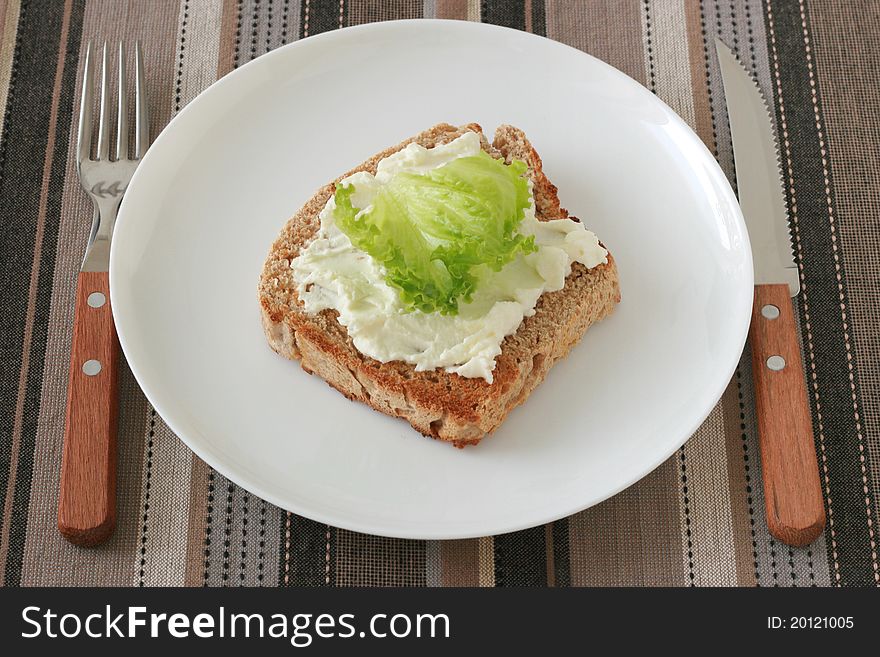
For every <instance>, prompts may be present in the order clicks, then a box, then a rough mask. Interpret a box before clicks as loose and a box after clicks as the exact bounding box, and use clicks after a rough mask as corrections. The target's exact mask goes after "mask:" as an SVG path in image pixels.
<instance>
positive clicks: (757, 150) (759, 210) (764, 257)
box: [715, 39, 800, 296]
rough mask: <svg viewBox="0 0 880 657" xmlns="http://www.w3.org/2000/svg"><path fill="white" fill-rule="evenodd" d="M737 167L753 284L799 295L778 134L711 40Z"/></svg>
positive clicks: (724, 51)
mask: <svg viewBox="0 0 880 657" xmlns="http://www.w3.org/2000/svg"><path fill="white" fill-rule="evenodd" d="M715 48H716V50H717V51H718V61H719V64H720V65H721V78H722V80H723V82H724V96H725V99H726V101H727V114H728V116H729V117H730V133H731V138H732V141H733V157H734V161H735V162H736V186H737V189H738V192H739V204H740V207H741V208H742V212H743V216H744V217H745V220H746V227H747V228H748V231H749V240H750V241H751V243H752V258H753V260H754V267H755V283H756V284H759V283H787V284H788V287H789V292H790V294H791V296H796V295H797V293H798V292H799V291H800V284H799V280H798V271H797V267H796V265H795V263H794V259H793V257H792V250H791V235H790V232H789V223H788V208H787V205H786V201H785V187H784V183H783V180H784V178H783V176H782V170H781V167H780V159H779V148H778V144H777V142H776V131H775V130H774V128H773V121H772V120H771V118H770V110H769V107H768V106H767V103H766V101H765V100H764V96H763V94H762V93H761V89H760V88H759V87H758V85H757V83H756V82H755V80H754V79H753V78H752V76H751V74H750V73H749V72H748V71H747V70H746V69H745V68H744V67H743V65H742V64H741V63H740V61H739V60H738V59H737V57H736V55H734V54H733V53H732V52H731V51H730V49H729V48H728V47H727V46H725V45H724V44H723V43H722V42H721V41H720V40H718V39H716V40H715Z"/></svg>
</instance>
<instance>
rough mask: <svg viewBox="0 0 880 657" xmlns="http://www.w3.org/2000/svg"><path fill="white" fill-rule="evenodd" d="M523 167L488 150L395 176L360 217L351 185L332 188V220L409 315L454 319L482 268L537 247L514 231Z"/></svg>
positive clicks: (522, 201) (525, 201)
mask: <svg viewBox="0 0 880 657" xmlns="http://www.w3.org/2000/svg"><path fill="white" fill-rule="evenodd" d="M525 172H526V165H525V163H524V162H520V161H518V160H515V161H513V162H512V163H511V164H509V165H506V164H504V163H503V162H502V161H500V160H495V159H494V158H492V157H491V156H490V155H488V154H487V153H485V152H482V151H481V152H480V153H479V155H475V156H472V157H460V158H457V159H455V160H452V161H451V162H448V163H447V164H444V165H443V166H441V167H438V168H437V169H434V170H432V171H429V172H427V173H424V174H417V173H409V172H402V173H398V174H397V175H395V176H394V177H393V178H392V179H391V180H390V181H389V182H388V184H387V185H385V186H384V187H383V188H382V190H381V191H380V192H379V193H378V194H377V195H376V197H375V199H374V200H373V204H372V207H371V208H370V209H369V210H368V211H366V212H361V211H360V209H358V208H356V207H354V206H353V205H352V202H351V196H352V194H353V193H354V190H355V188H354V185H348V186H347V187H339V188H338V189H337V190H336V195H335V199H336V211H335V214H334V218H335V220H336V223H337V225H338V226H339V228H340V229H341V230H342V231H343V232H344V233H345V234H346V235H348V238H349V239H350V240H351V242H352V244H354V245H355V246H356V247H357V248H359V249H361V250H362V251H365V252H366V253H368V254H369V255H371V256H372V257H373V258H374V259H376V260H377V261H378V262H380V263H382V265H384V267H385V270H386V272H387V274H386V278H385V280H386V282H387V283H388V285H390V286H392V287H394V288H396V289H397V290H398V292H399V294H400V299H401V301H402V302H403V304H404V307H405V308H406V309H407V310H420V311H422V312H426V313H430V312H440V313H442V314H444V315H448V314H456V313H457V312H458V304H459V301H470V300H471V297H472V295H473V293H474V290H475V289H476V287H477V285H478V283H479V272H480V271H486V270H485V267H488V268H489V269H492V270H494V271H498V270H500V269H501V268H502V267H503V266H504V265H506V264H507V263H508V262H510V261H511V260H513V259H514V258H515V257H516V255H517V254H519V253H530V252H532V251H535V250H536V247H535V240H534V237H532V236H529V237H524V236H523V235H520V234H519V233H518V232H517V228H518V227H519V225H520V223H521V222H522V220H523V217H524V214H525V209H526V208H527V207H529V204H530V201H529V188H528V182H527V181H526V178H525V177H524V175H523V174H525Z"/></svg>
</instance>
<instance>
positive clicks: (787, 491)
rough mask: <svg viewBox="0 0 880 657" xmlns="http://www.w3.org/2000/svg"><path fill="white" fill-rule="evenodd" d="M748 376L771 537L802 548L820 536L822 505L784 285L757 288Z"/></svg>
mask: <svg viewBox="0 0 880 657" xmlns="http://www.w3.org/2000/svg"><path fill="white" fill-rule="evenodd" d="M749 336H750V338H751V342H752V371H753V375H754V380H755V405H756V409H757V413H758V432H759V445H760V449H761V470H762V472H763V475H764V498H765V505H766V507H767V526H768V527H769V529H770V533H771V534H772V535H773V536H775V537H776V538H778V539H779V540H780V541H782V542H783V543H786V544H788V545H795V546H800V545H807V544H809V543H812V542H813V541H814V540H815V539H816V538H818V537H819V535H820V534H821V533H822V529H823V527H824V526H825V506H824V502H823V499H822V487H821V483H820V481H819V466H818V463H817V462H816V447H815V443H814V442H813V422H812V419H811V417H810V408H809V406H808V404H807V387H806V383H805V382H804V371H803V366H802V365H801V351H800V343H799V341H798V335H797V326H796V325H795V321H794V313H793V312H792V307H791V298H790V296H789V290H788V285H756V286H755V304H754V306H753V307H752V325H751V330H750V333H749Z"/></svg>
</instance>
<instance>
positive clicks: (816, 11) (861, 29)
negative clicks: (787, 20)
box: [810, 3, 880, 531]
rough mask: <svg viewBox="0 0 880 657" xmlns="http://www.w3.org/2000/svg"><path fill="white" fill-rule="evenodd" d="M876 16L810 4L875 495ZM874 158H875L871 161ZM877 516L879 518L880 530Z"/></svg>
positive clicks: (878, 480)
mask: <svg viewBox="0 0 880 657" xmlns="http://www.w3.org/2000/svg"><path fill="white" fill-rule="evenodd" d="M873 7H874V10H875V11H874V14H873V21H871V20H865V17H864V16H861V15H860V14H859V12H857V11H852V8H851V7H848V6H847V5H839V4H834V3H816V4H811V5H810V27H811V31H812V35H813V53H814V56H815V67H816V77H817V81H818V85H819V88H820V89H821V91H822V104H823V107H824V114H825V127H826V132H827V141H828V151H829V153H830V155H831V157H830V168H831V172H832V174H833V176H834V181H835V189H836V190H837V194H836V196H835V200H836V207H837V220H838V227H839V235H840V240H841V246H842V249H841V251H842V259H843V262H844V268H845V270H846V272H847V281H848V292H849V311H850V315H851V317H852V322H851V324H852V331H853V343H854V351H855V354H854V357H855V362H856V364H857V365H858V370H859V386H860V388H861V392H862V394H861V400H862V407H863V408H862V411H863V412H862V420H863V422H864V427H865V433H866V435H867V436H868V439H867V441H866V442H867V445H866V447H867V453H868V458H867V462H868V465H869V466H870V468H871V472H872V479H873V491H872V492H873V496H874V499H875V500H876V499H878V498H880V359H878V357H877V356H878V354H880V331H878V330H877V327H878V326H880V283H878V281H877V278H876V268H877V264H876V258H877V254H878V253H880V169H878V167H877V166H876V163H877V162H880V139H878V138H877V134H878V131H880V118H878V108H880V89H878V85H877V78H878V76H880V51H878V48H877V44H876V39H877V28H878V23H880V14H878V12H877V6H876V4H875V5H873ZM869 163H872V164H873V166H872V165H871V164H869ZM877 526H878V524H877V519H876V517H875V518H874V527H875V531H876V527H877Z"/></svg>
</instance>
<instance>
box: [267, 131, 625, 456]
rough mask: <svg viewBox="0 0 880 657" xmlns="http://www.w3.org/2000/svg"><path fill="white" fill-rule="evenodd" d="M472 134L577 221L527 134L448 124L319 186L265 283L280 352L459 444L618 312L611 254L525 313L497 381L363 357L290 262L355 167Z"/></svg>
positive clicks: (496, 420)
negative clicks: (412, 146) (306, 304)
mask: <svg viewBox="0 0 880 657" xmlns="http://www.w3.org/2000/svg"><path fill="white" fill-rule="evenodd" d="M468 131H471V132H476V133H477V134H479V135H480V139H481V142H482V148H483V150H485V151H486V152H488V153H489V154H490V155H492V156H493V157H495V158H503V159H504V160H505V161H506V162H508V163H509V162H510V161H511V160H514V159H518V160H523V161H524V162H526V164H527V165H528V173H529V176H530V177H531V180H532V183H533V194H534V198H535V209H536V215H537V218H538V219H539V220H541V221H547V220H550V219H560V218H564V217H568V212H567V211H566V210H564V209H563V208H561V207H560V206H559V198H558V196H557V194H556V187H555V186H554V185H553V184H552V183H551V182H550V181H549V180H548V179H547V177H546V176H545V175H544V172H543V170H542V165H541V158H540V157H538V154H537V153H536V152H535V149H534V148H532V145H531V144H530V143H529V141H528V140H527V139H526V136H525V134H523V132H522V131H521V130H519V129H517V128H514V127H511V126H507V125H505V126H501V127H500V128H498V130H497V131H496V133H495V139H494V141H493V142H492V143H491V144H490V143H489V142H488V141H487V139H486V137H485V136H484V135H483V132H482V128H480V126H479V125H477V124H475V123H471V124H469V125H465V126H460V127H455V126H451V125H447V124H439V125H436V126H434V127H433V128H430V129H429V130H426V131H424V132H422V133H420V134H418V135H416V136H415V137H412V138H410V139H407V140H406V141H404V142H402V143H400V144H398V145H397V146H394V147H392V148H389V149H387V150H385V151H382V152H381V153H378V154H377V155H374V156H373V157H372V158H370V159H369V160H367V161H366V162H364V163H363V164H361V165H360V166H358V167H356V168H354V169H352V170H351V171H349V172H348V173H346V174H345V175H343V176H340V177H339V178H337V180H336V181H334V182H332V183H330V184H328V185H325V186H324V187H322V188H321V189H319V190H318V191H317V193H316V194H315V195H314V196H313V197H312V198H311V199H309V201H308V202H307V203H306V204H305V205H304V206H303V207H302V208H301V209H300V210H299V212H297V213H296V214H295V215H294V216H293V217H292V218H291V219H290V220H289V221H288V222H287V224H286V225H285V226H284V228H283V229H282V231H281V234H280V235H279V237H278V239H276V240H275V243H274V244H273V245H272V250H271V251H270V252H269V256H268V258H267V259H266V263H265V265H264V266H263V272H262V276H261V277H260V286H259V296H260V306H261V309H262V319H263V328H264V329H265V332H266V337H267V338H268V340H269V345H270V346H271V347H272V349H274V350H275V351H276V352H278V353H279V354H281V355H282V356H284V357H285V358H289V359H291V360H293V359H296V360H299V361H300V363H301V365H302V368H303V369H304V370H305V371H306V372H309V373H310V374H317V375H318V376H320V377H322V378H323V379H324V380H325V381H327V383H329V384H330V385H331V386H333V387H334V388H336V389H337V390H338V391H339V392H341V393H342V394H343V395H345V396H346V397H348V398H349V399H352V400H358V401H361V402H364V403H365V404H369V405H370V406H372V407H373V408H374V409H376V410H377V411H381V412H382V413H385V414H387V415H392V416H396V417H401V418H404V419H405V420H407V421H408V422H409V423H410V424H411V425H412V426H413V427H414V428H415V429H416V430H417V431H419V432H420V433H422V434H424V435H425V436H430V437H434V438H438V439H440V440H444V441H448V442H451V443H453V444H454V445H456V446H457V447H463V446H465V445H472V444H476V443H478V442H479V441H480V440H481V439H482V438H483V437H484V436H485V435H486V434H487V433H490V432H492V431H494V430H495V429H496V428H497V427H498V426H499V425H500V424H501V422H502V421H503V420H504V418H505V417H506V416H507V414H508V413H509V412H510V411H511V410H512V409H513V408H514V407H515V406H517V405H518V404H521V403H523V402H524V401H525V400H526V399H527V398H528V396H529V394H530V393H531V392H532V390H534V389H535V387H536V386H537V385H538V384H540V383H541V382H542V381H543V380H544V377H545V376H547V372H548V371H549V370H550V368H551V367H552V366H553V364H554V363H555V362H556V361H557V360H559V359H560V358H563V357H565V356H566V354H568V352H569V350H570V349H571V348H572V346H574V345H575V344H577V343H578V341H579V340H580V339H581V336H583V334H584V333H585V332H586V330H587V329H588V328H589V327H590V325H591V324H593V322H597V321H599V320H600V319H602V318H604V317H605V316H606V315H608V314H609V313H610V312H611V311H612V310H613V308H614V305H615V304H616V303H618V302H619V301H620V288H619V283H618V277H617V268H616V266H615V263H614V259H613V258H612V257H611V254H610V253H609V254H608V262H607V264H604V265H599V266H597V267H594V268H592V269H587V268H586V267H584V266H583V265H581V264H580V263H577V262H575V263H573V264H572V269H571V274H570V275H569V276H568V278H567V279H566V281H565V287H563V288H562V289H561V290H558V291H556V292H545V293H544V294H543V295H542V296H541V298H540V299H539V300H538V304H537V306H536V309H535V314H534V315H533V316H531V317H526V318H525V319H524V320H523V322H522V324H520V326H519V328H518V329H517V331H516V333H514V334H513V335H509V336H507V337H506V338H505V339H504V341H503V342H502V344H501V354H500V355H499V356H498V357H497V358H496V361H495V370H494V372H493V375H494V382H493V383H491V384H490V383H487V382H486V381H485V380H484V379H482V378H465V377H462V376H460V375H458V374H450V373H447V372H446V371H444V370H443V369H436V370H431V371H425V372H416V371H415V366H413V365H410V364H407V363H404V362H403V361H391V362H387V363H381V362H378V361H376V360H373V359H372V358H369V357H367V356H365V355H363V354H361V353H360V352H359V351H358V350H357V349H356V348H355V346H354V344H353V343H352V340H351V338H350V337H349V336H348V333H347V332H346V330H345V327H343V326H342V325H340V324H339V323H338V322H337V319H336V318H337V316H338V315H337V313H336V311H334V310H323V311H321V312H319V313H316V314H307V313H306V312H305V311H304V310H303V308H302V303H301V301H300V300H299V298H298V297H297V292H296V283H295V281H294V278H293V272H292V270H291V267H290V262H291V260H292V259H293V258H295V257H296V256H297V255H298V254H299V252H300V250H301V249H302V248H303V247H305V246H306V245H307V244H308V243H309V241H310V240H311V239H312V238H313V237H314V235H315V233H317V231H318V228H319V227H320V221H319V219H318V213H319V212H320V211H321V210H322V209H323V207H324V205H325V204H326V203H327V200H328V199H329V198H330V197H331V196H332V195H333V193H334V191H335V185H336V183H338V182H339V181H340V180H342V179H343V178H345V177H347V176H349V175H351V174H352V173H354V172H356V171H369V172H371V173H375V172H376V166H377V164H378V163H379V161H380V160H381V159H383V158H385V157H387V156H388V155H391V154H392V153H395V152H396V151H398V150H400V149H402V148H403V147H404V146H406V145H407V144H409V143H410V142H416V143H418V144H420V145H422V146H424V147H426V148H431V147H433V146H436V145H438V144H445V143H448V142H450V141H452V140H453V139H456V138H457V137H459V136H461V135H462V134H464V133H465V132H468ZM572 219H573V220H575V221H577V219H575V218H572Z"/></svg>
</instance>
